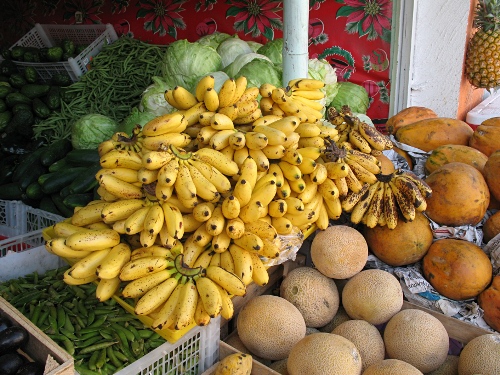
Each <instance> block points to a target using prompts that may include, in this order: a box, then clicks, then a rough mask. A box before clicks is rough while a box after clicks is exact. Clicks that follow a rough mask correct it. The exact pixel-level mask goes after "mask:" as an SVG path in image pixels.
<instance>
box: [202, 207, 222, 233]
mask: <svg viewBox="0 0 500 375" xmlns="http://www.w3.org/2000/svg"><path fill="white" fill-rule="evenodd" d="M225 223H226V218H225V217H224V215H223V214H222V206H221V205H217V206H216V207H215V209H214V211H213V212H212V216H210V219H208V220H207V222H206V223H205V229H206V231H207V232H208V233H209V234H210V235H212V236H217V235H219V234H221V233H222V232H223V231H224V227H225Z"/></svg>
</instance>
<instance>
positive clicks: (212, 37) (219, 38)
mask: <svg viewBox="0 0 500 375" xmlns="http://www.w3.org/2000/svg"><path fill="white" fill-rule="evenodd" d="M227 38H231V35H229V34H226V33H221V32H219V31H216V32H214V33H212V34H208V35H204V36H202V37H200V38H199V39H198V40H197V41H196V43H199V44H202V45H204V46H209V47H212V48H214V49H217V47H218V46H219V44H220V43H221V42H223V41H224V40H226V39H227Z"/></svg>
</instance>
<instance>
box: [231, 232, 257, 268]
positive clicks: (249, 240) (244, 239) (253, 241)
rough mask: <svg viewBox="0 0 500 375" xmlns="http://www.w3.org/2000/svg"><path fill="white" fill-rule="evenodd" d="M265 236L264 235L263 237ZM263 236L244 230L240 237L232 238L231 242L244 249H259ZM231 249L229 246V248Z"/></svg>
mask: <svg viewBox="0 0 500 375" xmlns="http://www.w3.org/2000/svg"><path fill="white" fill-rule="evenodd" d="M264 238H266V237H264ZM262 240H263V238H261V237H259V236H258V235H257V234H255V233H252V232H244V233H243V235H242V236H241V237H240V238H236V239H233V243H234V244H235V245H237V246H238V247H239V248H242V249H244V250H246V251H259V250H260V249H262V248H263V247H264V243H263V242H262ZM229 250H231V247H230V248H229ZM231 254H232V253H231ZM233 259H234V255H233ZM235 262H236V260H235Z"/></svg>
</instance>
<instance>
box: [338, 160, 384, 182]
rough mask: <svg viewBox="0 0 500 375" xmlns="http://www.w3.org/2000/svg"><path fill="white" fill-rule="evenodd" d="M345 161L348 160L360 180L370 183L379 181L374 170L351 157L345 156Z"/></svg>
mask: <svg viewBox="0 0 500 375" xmlns="http://www.w3.org/2000/svg"><path fill="white" fill-rule="evenodd" d="M345 161H346V162H347V164H348V165H349V168H351V170H352V172H353V173H354V175H355V176H356V177H357V178H358V180H359V181H361V182H366V183H369V184H370V185H372V184H374V183H375V182H377V176H375V175H374V174H373V173H372V172H370V171H369V170H367V169H366V168H364V167H363V166H361V165H360V164H359V163H358V162H357V161H355V160H353V159H351V158H345Z"/></svg>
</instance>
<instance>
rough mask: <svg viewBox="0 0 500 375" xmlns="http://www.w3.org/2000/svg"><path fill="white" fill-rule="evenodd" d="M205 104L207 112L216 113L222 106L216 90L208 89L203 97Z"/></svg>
mask: <svg viewBox="0 0 500 375" xmlns="http://www.w3.org/2000/svg"><path fill="white" fill-rule="evenodd" d="M203 102H204V103H205V107H207V110H209V111H211V112H215V111H217V109H219V106H220V100H219V94H218V93H217V91H215V89H214V88H212V87H208V88H207V89H206V90H205V94H204V95H203Z"/></svg>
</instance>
